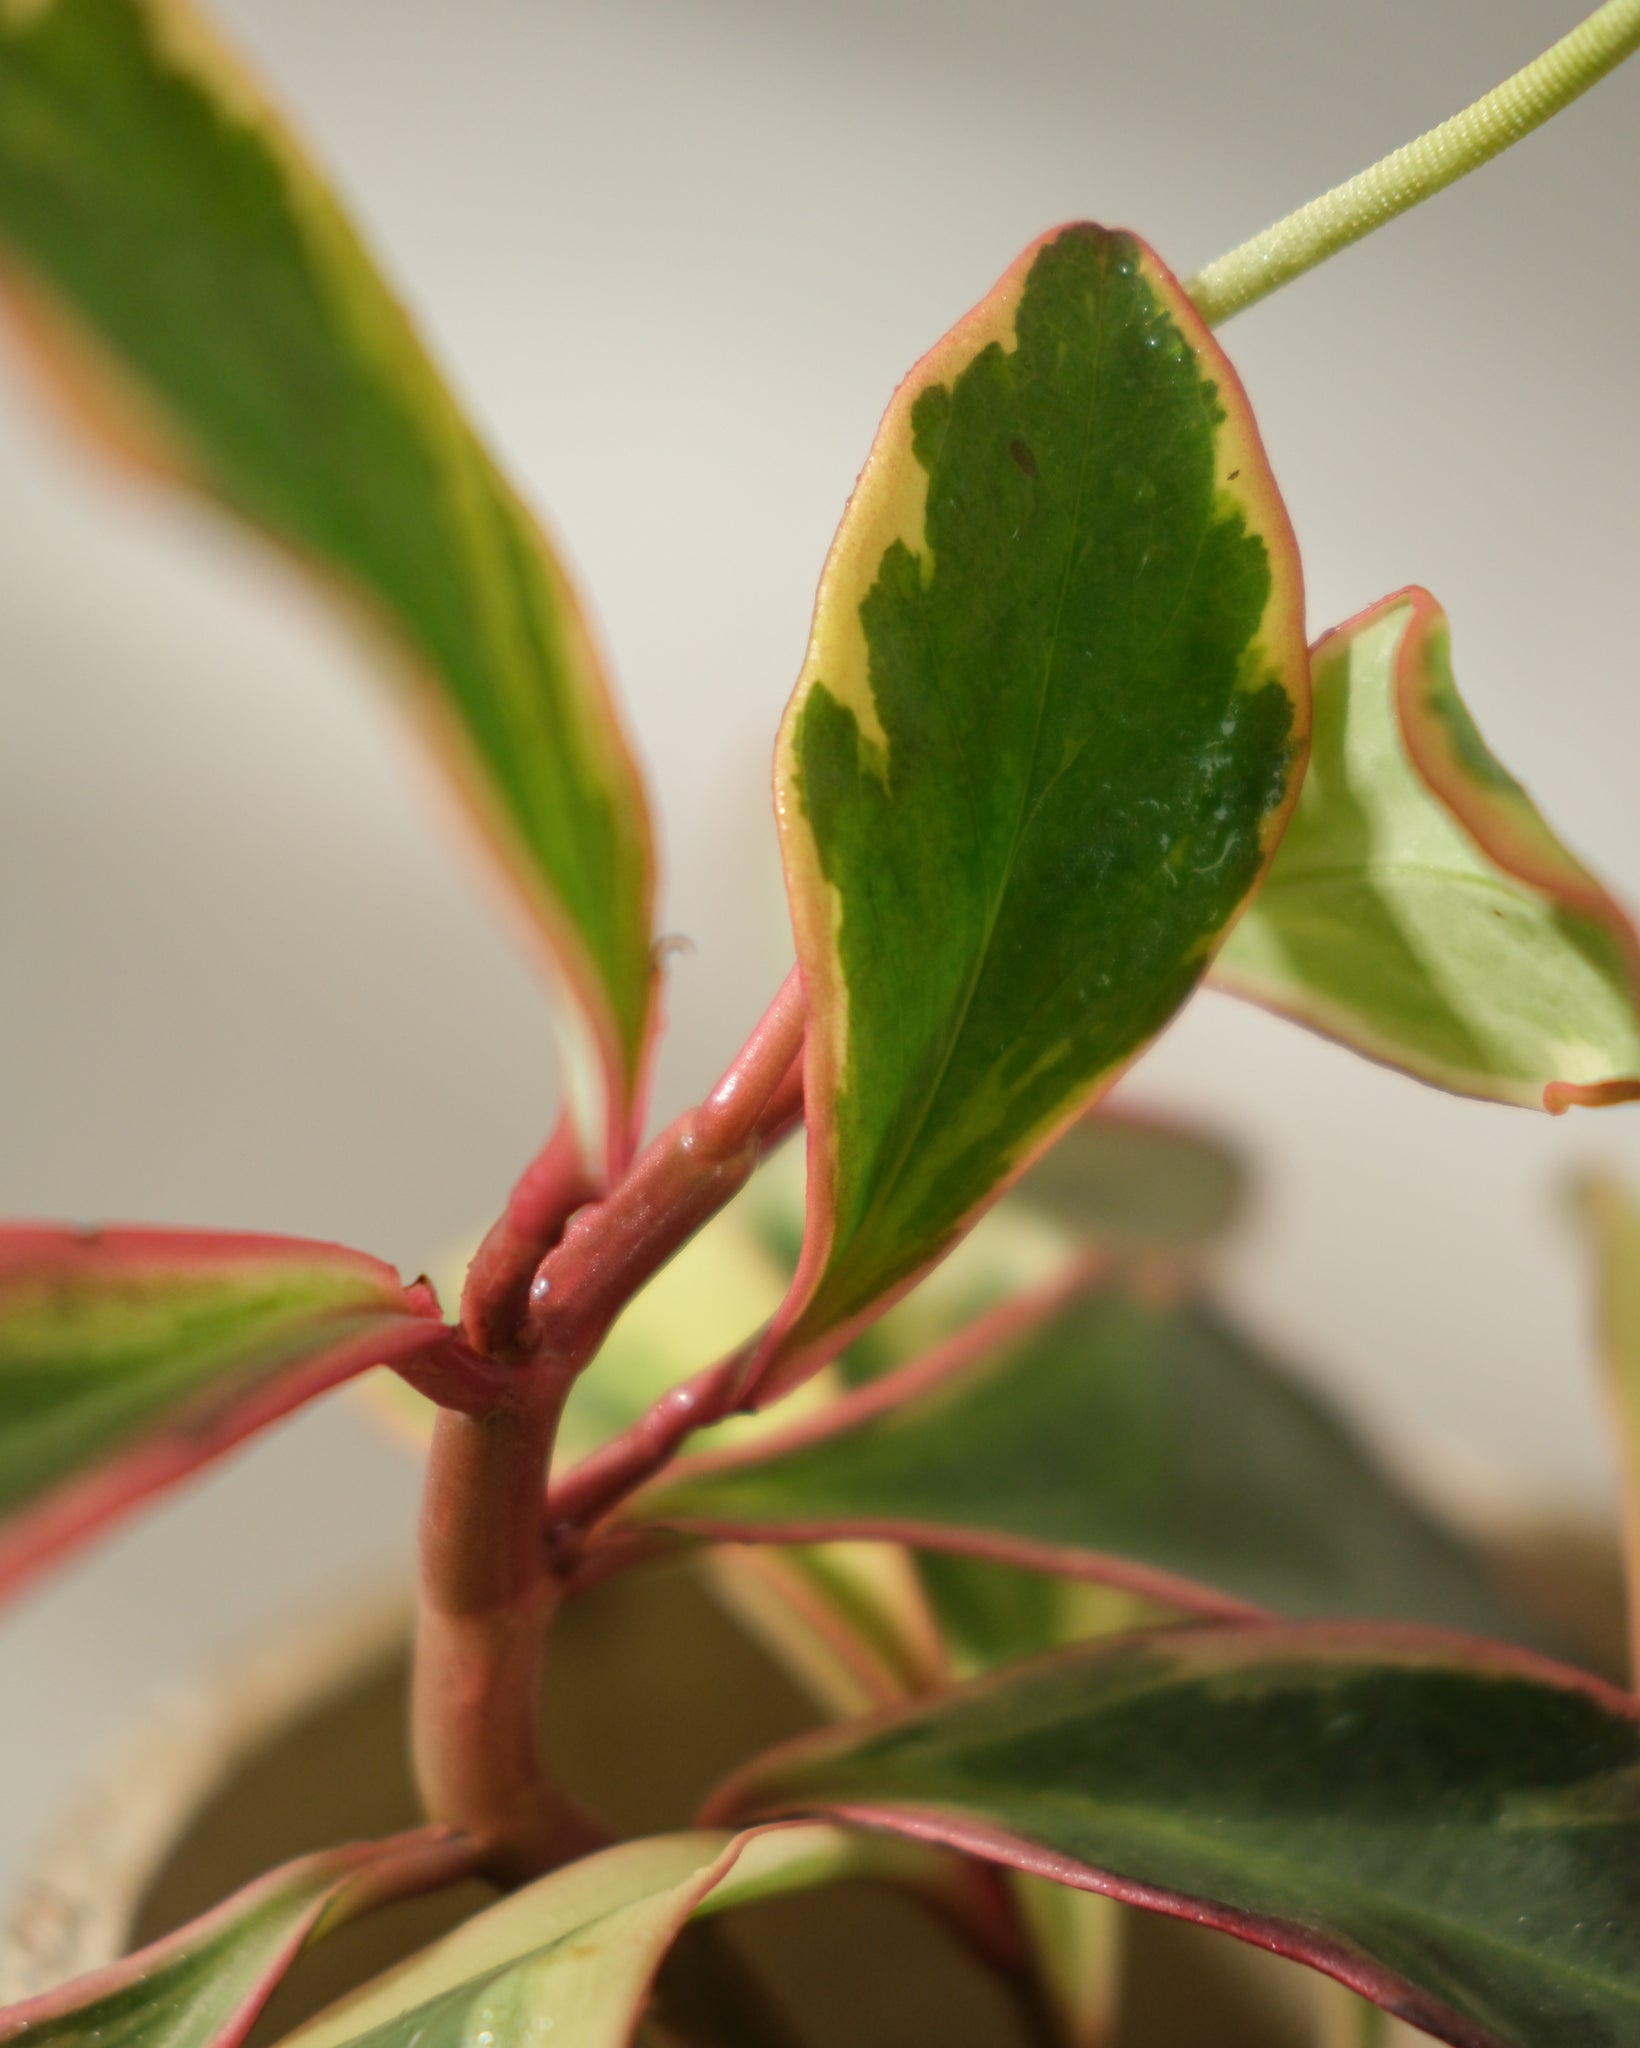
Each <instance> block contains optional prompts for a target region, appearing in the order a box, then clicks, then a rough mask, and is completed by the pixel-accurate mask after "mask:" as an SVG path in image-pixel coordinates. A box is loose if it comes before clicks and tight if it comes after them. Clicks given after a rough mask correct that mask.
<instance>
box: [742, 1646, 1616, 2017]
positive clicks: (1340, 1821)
mask: <svg viewBox="0 0 1640 2048" xmlns="http://www.w3.org/2000/svg"><path fill="white" fill-rule="evenodd" d="M1637 1713H1640V1708H1637V1706H1636V1703H1635V1702H1634V1701H1633V1700H1632V1699H1630V1698H1628V1697H1627V1696H1626V1695H1623V1694H1620V1693H1617V1692H1615V1691H1613V1690H1611V1689H1610V1688H1607V1687H1603V1686H1600V1685H1598V1684H1597V1683H1596V1682H1595V1681H1593V1680H1584V1679H1581V1678H1579V1677H1578V1676H1577V1675H1576V1674H1574V1673H1572V1672H1569V1671H1564V1670H1561V1669H1559V1668H1558V1667H1556V1666H1554V1665H1550V1664H1546V1663H1543V1662H1541V1661H1540V1660H1537V1659H1534V1658H1529V1657H1526V1656H1524V1655H1521V1654H1519V1653H1511V1652H1508V1651H1506V1650H1503V1649H1501V1648H1496V1647H1494V1646H1490V1645H1485V1644H1479V1643H1465V1642H1464V1641H1462V1639H1459V1638H1441V1637H1420V1636H1418V1635H1416V1634H1413V1633H1412V1632H1405V1631H1393V1630H1374V1629H1369V1628H1350V1627H1345V1628H1320V1627H1310V1628H1303V1627H1261V1626H1256V1625H1255V1626H1240V1627H1237V1626H1230V1627H1203V1628H1192V1629H1181V1630H1170V1631H1164V1632H1162V1633H1159V1634H1158V1633H1149V1634H1146V1635H1141V1636H1133V1637H1128V1638H1126V1639H1125V1640H1123V1641H1121V1642H1118V1643H1115V1644H1112V1645H1108V1646H1107V1645H1099V1644H1094V1645H1090V1646H1088V1647H1086V1648H1082V1649H1076V1650H1071V1651H1066V1652H1061V1653H1059V1654H1057V1655H1055V1656H1052V1657H1047V1658H1043V1659H1040V1660H1038V1661H1037V1662H1035V1663H1033V1664H1029V1665H1024V1666H1019V1667H1016V1668H1015V1669H1014V1670H1012V1671H1010V1672H1007V1673H1000V1674H998V1675H997V1676H995V1677H994V1678H990V1679H985V1680H981V1681H979V1682H978V1683H977V1684H975V1685H972V1686H969V1687H965V1688H963V1689H962V1690H961V1691H959V1692H957V1693H954V1694H951V1695H949V1696H948V1697H947V1698H945V1699H944V1700H941V1701H937V1702H933V1703H930V1704H928V1705H927V1706H924V1707H919V1708H916V1709H912V1710H900V1711H896V1712H894V1713H892V1714H888V1715H884V1716H881V1717H879V1718H878V1719H877V1720H875V1721H874V1722H871V1723H868V1724H866V1725H865V1726H864V1727H856V1728H853V1729H842V1730H837V1731H826V1732H824V1733H822V1734H820V1735H816V1736H813V1737H806V1738H804V1739H802V1740H801V1741H799V1742H797V1743H794V1744H791V1745H789V1746H787V1747H786V1748H785V1749H783V1750H778V1751H775V1752H773V1753H771V1755H770V1756H768V1757H766V1758H764V1759H762V1760H760V1761H759V1762H758V1763H756V1764H754V1765H752V1766H751V1767H750V1769H749V1770H748V1771H747V1772H746V1773H745V1774H744V1775H743V1776H742V1777H741V1778H739V1779H738V1780H736V1781H735V1782H734V1783H733V1784H731V1785H730V1786H729V1787H728V1788H726V1791H725V1793H724V1794H723V1795H722V1796H720V1798H719V1799H718V1800H716V1801H715V1802H714V1808H715V1810H717V1811H720V1812H732V1813H736V1814H739V1813H782V1812H792V1811H802V1812H828V1813H833V1814H837V1815H841V1816H845V1817H847V1818H850V1819H853V1820H856V1821H859V1822H862V1823H870V1824H877V1825H882V1826H885V1827H890V1828H893V1829H896V1830H901V1831H904V1832H906V1833H908V1834H912V1835H916V1836H920V1837H925V1838H927V1839H931V1840H936V1841H945V1842H950V1843H954V1844H957V1845H959V1846H961V1847H963V1848H965V1849H969V1850H972V1851H973V1852H975V1853H977V1854H980V1855H985V1856H990V1857H993V1858H995V1859H996V1860H998V1861H1000V1862H1003V1863H1008V1864H1012V1865H1015V1866H1016V1867H1019V1868H1024V1869H1029V1870H1033V1871H1036V1872H1038V1873H1040V1874H1042V1875H1048V1876H1057V1877H1058V1878H1059V1879H1060V1881H1061V1882H1064V1883H1069V1884H1079V1885H1084V1886H1087V1887H1088V1888H1090V1889H1093V1890H1100V1891H1105V1892H1108V1893H1111V1894H1114V1895H1116V1896H1119V1897H1123V1898H1127V1899H1130V1900H1132V1901H1133V1902H1134V1903H1136V1904H1140V1905H1145V1906H1149V1907H1152V1908H1155V1909H1158V1910H1161V1911H1163V1912H1169V1913H1175V1914H1179V1915H1181V1916H1183V1917H1185V1918H1189V1919H1196V1920H1202V1921H1206V1922H1208V1923H1209V1924H1211V1925H1214V1926H1219V1927H1223V1928H1226V1929H1227V1930H1228V1931H1230V1932H1231V1933H1234V1934H1237V1935H1240V1936H1242V1937H1243V1938H1244V1939H1247V1940H1250V1941H1254V1942H1257V1943H1259V1944H1261V1945H1263V1946H1266V1947H1270V1948H1275V1949H1278V1950H1280V1951H1282V1952H1283V1953H1286V1954H1291V1955H1296V1956H1298V1957H1299V1958H1300V1959H1301V1960H1304V1961H1307V1962H1310V1963H1313V1964H1315V1965H1316V1966H1317V1967H1319V1968H1321V1969H1323V1970H1326V1971H1329V1972H1331V1973H1332V1974H1333V1975H1335V1976H1337V1977H1339V1978H1341V1979H1342V1980H1343V1981H1345V1982H1348V1983H1350V1984H1352V1985H1354V1986H1355V1988H1357V1989H1358V1990H1361V1991H1363V1992H1365V1993H1367V1994H1368V1995H1369V1996H1371V1997H1372V1998H1374V1999H1375V2000H1376V2001H1378V2002H1379V2003H1381V2004H1385V2005H1387V2006H1389V2007H1390V2008H1391V2009H1393V2010H1395V2011H1397V2012H1398V2013H1400V2014H1401V2016H1402V2017H1404V2018H1406V2019H1408V2020H1410V2021H1412V2022H1413V2023H1414V2024H1415V2025H1417V2026H1421V2027H1423V2028H1425V2029H1426V2030H1427V2031H1429V2032H1430V2033H1433V2034H1435V2035H1437V2036H1439V2037H1440V2038H1442V2039H1444V2040H1448V2041H1453V2042H1458V2043H1462V2044H1465V2048H1483V2044H1484V2048H1499V2044H1504V2043H1507V2044H1512V2048H1598V2044H1604V2048H1618V2044H1620V2043H1627V2042H1631V2041H1634V2040H1636V2039H1637V2038H1640V1888H1637V1887H1636V1884H1635V1871H1636V1869H1637V1868H1640V1814H1637V1811H1636V1806H1635V1799H1634V1791H1633V1788H1634V1785H1635V1783H1636V1778H1637V1773H1640V1724H1637V1719H1636V1716H1637Z"/></svg>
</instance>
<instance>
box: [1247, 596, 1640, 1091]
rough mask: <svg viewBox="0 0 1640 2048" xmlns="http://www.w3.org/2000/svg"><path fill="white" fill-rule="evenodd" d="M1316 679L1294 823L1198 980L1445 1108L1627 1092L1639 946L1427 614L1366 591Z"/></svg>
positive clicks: (1434, 616)
mask: <svg viewBox="0 0 1640 2048" xmlns="http://www.w3.org/2000/svg"><path fill="white" fill-rule="evenodd" d="M1313 676H1314V690H1315V707H1314V716H1315V730H1314V735H1313V741H1312V747H1311V756H1310V766H1309V770H1308V773H1307V774H1306V776H1305V780H1304V788H1303V792H1302V794H1301V796H1300V798H1299V802H1298V808H1297V809H1296V811H1295V812H1294V814H1293V819H1292V822H1291V824H1290V825H1289V826H1288V828H1287V832H1286V836H1285V837H1284V838H1283V840H1282V843H1281V848H1280V851H1279V852H1278V853H1277V855H1276V858H1275V860H1274V862H1273V863H1272V865H1271V868H1270V872H1269V875H1268V876H1267V877H1266V879H1265V881H1264V883H1263V885H1262V887H1261V888H1260V890H1259V892H1258V895H1257V896H1256V898H1255V899H1254V901H1253V903H1252V905H1251V906H1250V908H1249V909H1248V912H1247V915H1246V916H1245V917H1244V918H1243V919H1242V921H1241V923H1240V924H1239V925H1238V926H1237V927H1236V930H1235V932H1234V934H1233V935H1232V937H1231V939H1230V942H1229V944H1228V945H1227V946H1226V948H1225V949H1224V952H1223V953H1222V954H1221V955H1220V957H1219V960H1218V963H1217V965H1216V967H1215V969H1214V976H1215V979H1217V980H1218V981H1219V982H1221V983H1222V985H1223V986H1224V987H1226V988H1228V989H1231V990H1232V991H1233V992H1235V993H1236V994H1239V995H1247V996H1251V997H1253V998H1254V999H1256V1000H1257V1001H1259V1002H1261V1003H1265V1004H1267V1005H1268V1006H1269V1007H1270V1008H1272V1009H1276V1010H1280V1011H1282V1012H1284V1013H1285V1014H1286V1015H1288V1016H1291V1017H1294V1018H1296V1019H1297V1020H1298V1021H1299V1022H1300V1023H1303V1024H1309V1025H1312V1026H1314V1027H1315V1028H1316V1029H1317V1030H1320V1031H1324V1032H1326V1033H1327V1034H1328V1035H1329V1036H1330V1037H1333V1038H1337V1039H1339V1040H1341V1041H1342V1042H1343V1043H1344V1044H1346V1045H1349V1046H1353V1047H1354V1048H1355V1049H1356V1050H1357V1051H1359V1052H1364V1053H1366V1054H1368V1055H1369V1056H1370V1057H1371V1058H1373V1059H1376V1060H1383V1061H1385V1062H1387V1063H1388V1064H1389V1065H1391V1066H1396V1067H1400V1068H1402V1069H1403V1070H1404V1071H1405V1072H1407V1073H1410V1074H1414V1075H1416V1076H1418V1078H1419V1079H1421V1080H1425V1081H1433V1082H1435V1083H1437V1084H1438V1085H1439V1086H1441V1087H1443V1088H1451V1089H1455V1090H1457V1091H1458V1092H1459V1093H1461V1094H1465V1095H1480V1096H1485V1097H1487V1098H1488V1099H1490V1100H1492V1101H1496V1102H1512V1103H1521V1104H1524V1105H1526V1106H1528V1107H1531V1108H1537V1107H1542V1108H1546V1109H1551V1110H1560V1109H1565V1108H1567V1107H1568V1106H1569V1105H1571V1104H1574V1103H1592V1104H1597V1103H1603V1102H1614V1101H1622V1100H1624V1099H1626V1098H1628V1097H1631V1096H1634V1095H1637V1094H1640V941H1637V940H1636V936H1635V933H1634V929H1633V927H1632V926H1631V924H1630V923H1629V921H1628V919H1627V917H1626V916H1625V915H1624V914H1623V912H1622V911H1621V910H1620V909H1619V907H1618V906H1617V904H1616V903H1615V902H1614V901H1613V900H1612V898H1611V897H1610V896H1609V895H1608V894H1607V892H1606V891H1605V890H1604V889H1603V888H1602V887H1601V885H1600V884H1599V882H1597V881H1596V880H1595V878H1594V877H1593V876H1592V875H1591V874H1590V873H1589V872H1588V870H1587V869H1586V868H1585V867H1583V866H1582V864H1581V863H1580V862H1579V861H1578V860H1577V859H1575V857H1574V856H1573V855H1572V854H1570V853H1568V852H1567V850H1566V849H1565V847H1564V846H1562V845H1561V844H1560V842H1559V841H1558V840H1557V839H1556V838H1555V836H1554V834H1553V833H1552V832H1551V831H1550V830H1549V827H1548V826H1547V825H1546V824H1545V823H1544V821H1543V819H1542V818H1541V817H1540V816H1539V814H1538V811H1537V809H1536V807H1535V806H1534V805H1533V803H1532V800H1531V798H1530V797H1529V796H1528V795H1527V794H1526V792H1525V791H1524V790H1523V789H1522V788H1521V786H1520V785H1519V783H1517V782H1516V781H1515V780H1514V779H1513V777H1512V776H1510V775H1509V774H1508V772H1507V771H1506V770H1505V769H1503V768H1502V767H1501V766H1500V765H1499V764H1498V762H1497V761H1496V760H1495V759H1494V758H1493V756H1492V755H1491V754H1490V753H1489V752H1488V750H1487V747H1486V744H1485V742H1484V741H1483V740H1482V739H1481V737H1480V734H1479V733H1478V732H1477V731H1476V729H1475V724H1474V721H1473V720H1472V719H1471V717H1470V715H1469V712H1468V709H1467V708H1466V706H1465V705H1464V702H1463V700H1462V698H1460V697H1459V695H1458V692H1457V689H1456V686H1455V685H1454V683H1453V680H1452V664H1451V654H1450V646H1449V634H1448V629H1447V621H1446V615H1445V613H1444V612H1442V610H1441V608H1440V606H1439V605H1437V604H1436V602H1435V600H1434V599H1433V598H1432V597H1431V596H1430V595H1429V593H1428V592H1427V591H1423V590H1416V589H1414V590H1406V591H1402V592H1399V593H1398V594H1397V595H1396V596H1394V597H1389V598H1385V599H1384V601H1383V602H1382V603H1381V604H1378V605H1375V606H1373V608H1372V609H1371V610H1370V611H1367V612H1363V613H1362V614H1361V616H1360V617H1359V618H1357V619H1352V620H1351V621H1350V622H1349V623H1348V624H1347V625H1344V626H1340V627H1339V628H1338V629H1337V631H1336V632H1333V633H1329V634H1327V635H1326V637H1325V638H1324V639H1322V640H1320V641H1318V642H1317V644H1316V647H1315V650H1314V661H1313Z"/></svg>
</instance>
